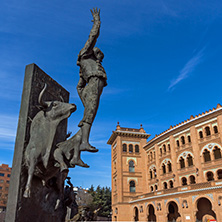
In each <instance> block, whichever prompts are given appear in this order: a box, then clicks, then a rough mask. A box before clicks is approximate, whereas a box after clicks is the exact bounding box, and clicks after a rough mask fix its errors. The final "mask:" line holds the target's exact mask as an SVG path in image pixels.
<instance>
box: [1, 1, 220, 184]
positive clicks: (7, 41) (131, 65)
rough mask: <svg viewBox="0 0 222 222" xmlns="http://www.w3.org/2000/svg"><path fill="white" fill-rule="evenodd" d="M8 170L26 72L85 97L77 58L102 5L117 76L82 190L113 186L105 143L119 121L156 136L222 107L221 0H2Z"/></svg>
mask: <svg viewBox="0 0 222 222" xmlns="http://www.w3.org/2000/svg"><path fill="white" fill-rule="evenodd" d="M0 3H1V8H0V52H1V53H0V82H1V87H0V99H1V101H2V102H1V109H0V164H1V163H6V164H9V165H10V166H11V164H12V158H13V149H14V141H15V134H16V128H17V121H18V114H19V109H20V100H21V93H22V87H23V78H24V70H25V66H26V65H27V64H30V63H36V64H37V65H38V66H39V67H40V68H41V69H43V70H44V71H45V72H46V73H48V74H49V75H50V76H51V77H52V78H54V79H55V80H56V81H57V82H58V83H60V84H61V85H62V86H63V87H65V88H66V89H67V90H68V91H69V92H70V95H71V97H70V102H72V103H75V104H76V105H77V111H76V112H75V113H73V114H72V116H71V117H70V118H69V126H68V130H70V131H72V132H73V133H75V132H76V131H77V130H78V127H77V125H78V122H79V120H80V119H81V118H82V115H83V106H82V104H81V101H80V99H79V97H78V95H77V92H76V85H77V82H78V77H79V76H78V75H79V74H78V72H79V68H78V67H77V65H76V60H77V55H78V53H79V51H80V50H81V48H82V47H83V45H84V44H85V41H86V40H87V38H88V35H89V32H90V29H91V27H92V23H91V20H92V17H91V13H90V9H91V8H93V7H99V8H101V20H102V26H101V33H100V37H99V39H98V42H97V46H98V47H99V48H100V49H101V50H102V51H103V52H104V54H105V58H104V61H103V66H104V68H105V70H106V72H107V76H108V86H107V87H106V88H104V92H103V94H102V97H101V102H100V107H99V110H98V113H97V116H96V119H95V122H94V124H93V127H92V132H91V138H90V141H91V144H92V145H94V146H96V147H97V148H99V150H100V151H99V152H98V153H97V154H92V153H83V154H82V159H83V160H84V161H85V162H86V163H88V164H89V165H90V166H91V167H90V168H89V169H83V168H80V167H76V168H74V169H71V170H70V176H71V177H72V182H73V183H74V184H75V185H77V186H83V187H89V186H90V185H91V184H93V185H94V186H97V185H99V184H100V185H101V186H111V152H110V146H109V145H107V144H106V142H107V140H108V139H109V137H110V135H111V133H112V130H115V128H116V124H117V121H119V122H120V125H121V126H123V127H134V128H139V127H140V124H143V127H144V129H145V130H146V132H147V133H149V134H151V138H152V137H153V136H155V134H159V133H161V132H162V131H164V130H166V129H168V128H169V126H170V125H175V124H177V123H179V122H182V121H184V120H186V119H188V118H189V117H190V115H196V114H199V113H202V112H203V111H206V110H209V109H212V108H213V107H216V105H217V103H222V98H221V82H222V75H221V72H222V62H221V58H222V31H221V30H222V29H221V27H222V2H221V1H219V0H218V1H216V0H211V1H209V0H197V1H193V0H187V1H178V0H166V1H163V0H156V1H153V0H137V1H136V0H127V1H126V0H121V1H119V0H118V1H117V0H112V1H111V0H93V1H92V0H81V1H79V0H66V1H61V0H53V1H52V0H48V1H43V0H39V1H34V0H20V1H17V0H9V1H2V0H0Z"/></svg>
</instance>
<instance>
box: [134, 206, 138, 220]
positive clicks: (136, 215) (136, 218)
mask: <svg viewBox="0 0 222 222" xmlns="http://www.w3.org/2000/svg"><path fill="white" fill-rule="evenodd" d="M134 221H135V222H136V221H139V210H138V208H137V207H134Z"/></svg>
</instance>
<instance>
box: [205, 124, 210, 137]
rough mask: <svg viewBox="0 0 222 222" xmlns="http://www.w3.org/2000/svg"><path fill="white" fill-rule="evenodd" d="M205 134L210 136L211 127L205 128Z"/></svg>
mask: <svg viewBox="0 0 222 222" xmlns="http://www.w3.org/2000/svg"><path fill="white" fill-rule="evenodd" d="M205 133H206V136H210V127H209V126H207V127H205Z"/></svg>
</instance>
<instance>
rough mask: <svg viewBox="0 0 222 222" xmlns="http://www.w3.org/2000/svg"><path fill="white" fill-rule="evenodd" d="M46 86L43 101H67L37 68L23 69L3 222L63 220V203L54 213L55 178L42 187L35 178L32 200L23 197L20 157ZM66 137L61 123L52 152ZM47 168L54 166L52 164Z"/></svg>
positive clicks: (24, 172) (64, 93) (60, 89)
mask: <svg viewBox="0 0 222 222" xmlns="http://www.w3.org/2000/svg"><path fill="white" fill-rule="evenodd" d="M45 83H46V84H47V89H46V92H45V93H44V96H43V98H44V99H45V100H47V101H50V100H59V101H61V97H60V96H62V97H63V99H64V102H68V101H69V92H67V91H66V90H65V89H64V88H63V87H62V86H61V85H59V84H58V83H57V82H56V81H54V80H53V79H52V78H51V77H50V76H48V75H47V74H46V73H45V72H44V71H42V70H41V69H40V68H39V67H38V66H37V65H35V64H30V65H27V66H26V70H25V78H24V85H23V93H22V101H21V108H20V114H19V121H18V128H17V135H16V142H15V149H14V158H13V165H12V173H11V179H10V187H9V196H8V203H7V212H6V220H5V221H6V222H14V221H16V222H30V221H35V222H40V221H41V222H46V221H47V222H52V221H53V222H57V221H58V222H61V221H64V218H65V213H66V207H65V206H64V204H63V203H62V204H60V206H59V208H58V209H57V210H55V205H56V200H57V199H59V195H60V194H59V190H58V189H57V188H56V186H55V184H56V180H57V177H58V175H56V176H54V177H53V178H52V179H51V180H50V183H49V184H48V186H44V185H43V183H42V180H41V179H40V178H39V177H36V176H34V177H33V180H32V190H31V197H30V198H24V197H23V192H24V189H25V184H26V181H27V176H28V172H27V168H26V166H25V165H24V157H23V155H24V152H25V149H26V146H27V144H28V142H29V138H30V125H31V120H32V119H33V118H34V116H35V115H36V114H37V113H38V112H39V104H38V96H39V93H40V92H41V90H42V88H43V87H44V84H45ZM66 133H67V120H63V121H62V122H61V123H60V124H59V126H58V128H57V132H56V136H55V140H54V142H53V146H52V151H53V150H54V149H55V144H57V143H59V142H61V141H64V140H65V139H66ZM50 158H51V157H50ZM49 167H54V166H53V165H52V164H51V166H49ZM58 174H59V172H58Z"/></svg>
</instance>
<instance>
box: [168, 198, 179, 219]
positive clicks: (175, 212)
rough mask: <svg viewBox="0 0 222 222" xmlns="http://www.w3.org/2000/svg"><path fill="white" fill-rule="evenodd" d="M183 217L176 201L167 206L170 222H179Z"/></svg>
mask: <svg viewBox="0 0 222 222" xmlns="http://www.w3.org/2000/svg"><path fill="white" fill-rule="evenodd" d="M179 217H181V215H180V213H179V207H178V205H177V203H176V202H175V201H170V202H168V204H167V219H168V222H173V221H177V219H178V218H179Z"/></svg>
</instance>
